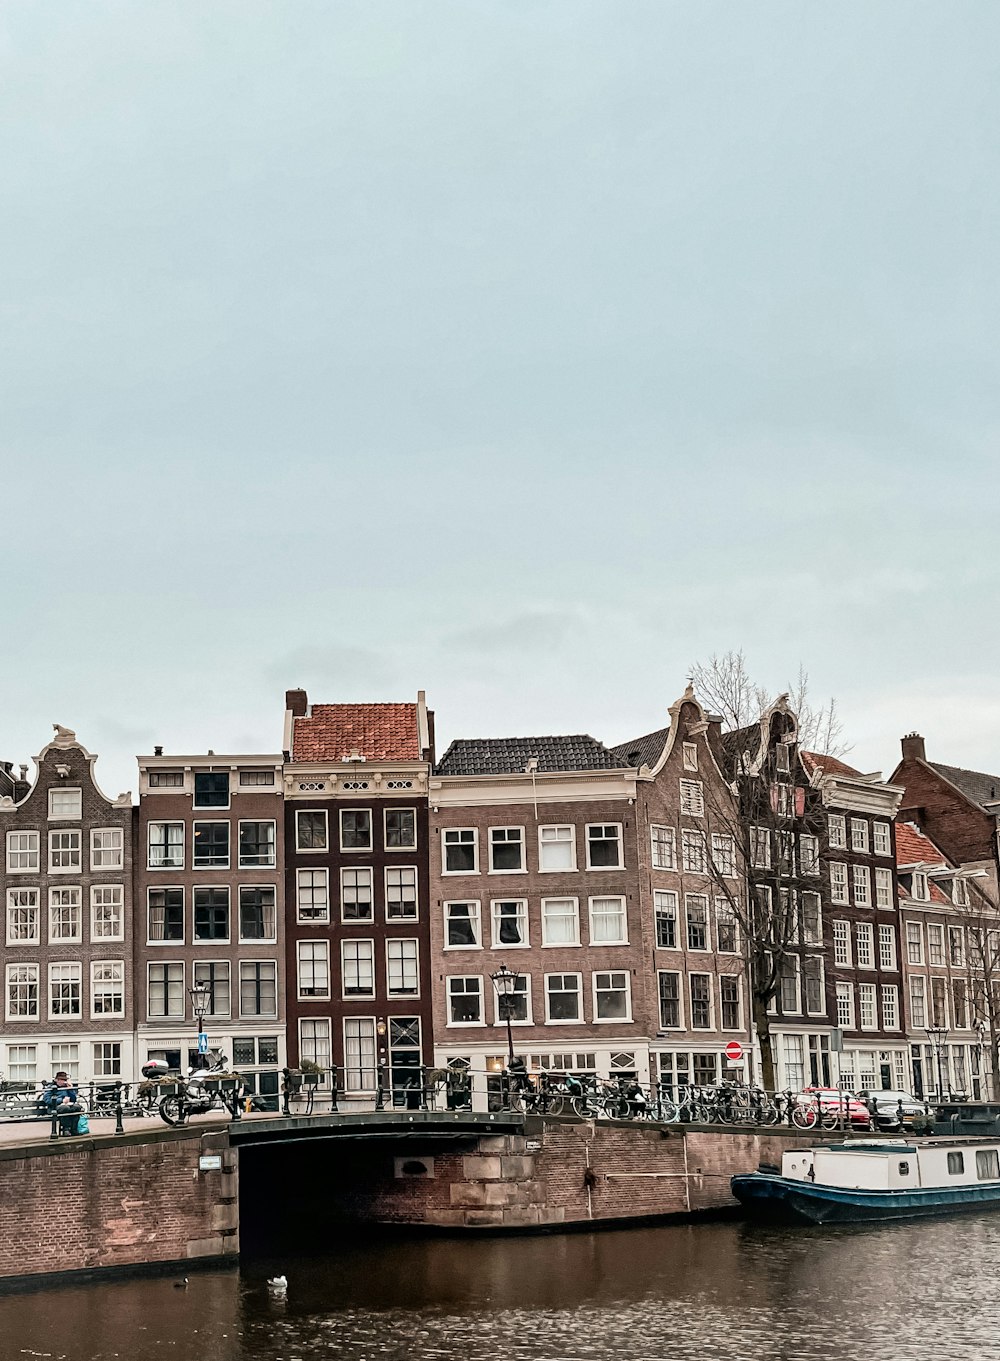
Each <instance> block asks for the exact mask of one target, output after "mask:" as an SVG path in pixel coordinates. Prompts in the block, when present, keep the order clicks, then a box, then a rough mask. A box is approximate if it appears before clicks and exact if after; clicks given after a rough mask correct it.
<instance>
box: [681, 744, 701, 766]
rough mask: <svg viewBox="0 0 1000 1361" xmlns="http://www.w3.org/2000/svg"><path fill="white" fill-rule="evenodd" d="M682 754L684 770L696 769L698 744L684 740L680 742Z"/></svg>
mask: <svg viewBox="0 0 1000 1361" xmlns="http://www.w3.org/2000/svg"><path fill="white" fill-rule="evenodd" d="M682 756H683V760H684V769H685V770H697V769H698V744H697V742H685V743H683V744H682Z"/></svg>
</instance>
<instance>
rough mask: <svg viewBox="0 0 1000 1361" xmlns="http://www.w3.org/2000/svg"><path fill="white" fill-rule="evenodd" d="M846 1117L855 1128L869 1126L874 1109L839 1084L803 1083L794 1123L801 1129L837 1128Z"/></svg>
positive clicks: (793, 1114)
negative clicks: (834, 1085)
mask: <svg viewBox="0 0 1000 1361" xmlns="http://www.w3.org/2000/svg"><path fill="white" fill-rule="evenodd" d="M841 1120H843V1122H844V1124H845V1125H847V1124H850V1126H851V1128H852V1129H870V1128H871V1112H870V1111H869V1109H868V1107H867V1106H866V1105H865V1103H864V1102H863V1101H859V1100H858V1098H857V1097H856V1096H852V1095H851V1093H850V1092H842V1091H840V1090H838V1088H836V1087H803V1089H802V1091H801V1092H799V1094H798V1096H797V1097H796V1098H795V1107H794V1109H793V1111H792V1123H793V1124H796V1125H798V1127H799V1129H814V1128H815V1127H816V1126H817V1125H820V1126H822V1128H823V1129H836V1128H837V1126H838V1125H839V1124H840V1122H841Z"/></svg>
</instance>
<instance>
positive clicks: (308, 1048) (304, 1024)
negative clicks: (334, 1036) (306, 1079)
mask: <svg viewBox="0 0 1000 1361" xmlns="http://www.w3.org/2000/svg"><path fill="white" fill-rule="evenodd" d="M299 1059H300V1060H301V1062H303V1063H314V1064H315V1065H316V1067H317V1068H319V1069H321V1070H322V1071H323V1072H326V1071H327V1070H328V1069H329V1068H330V1067H331V1066H332V1063H333V1051H332V1049H331V1046H330V1018H329V1016H317V1017H313V1018H309V1019H307V1018H306V1017H304V1016H303V1017H300V1018H299Z"/></svg>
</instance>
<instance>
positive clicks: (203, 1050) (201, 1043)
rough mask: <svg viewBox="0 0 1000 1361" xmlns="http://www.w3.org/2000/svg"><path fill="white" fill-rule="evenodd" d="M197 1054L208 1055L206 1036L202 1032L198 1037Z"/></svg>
mask: <svg viewBox="0 0 1000 1361" xmlns="http://www.w3.org/2000/svg"><path fill="white" fill-rule="evenodd" d="M198 1053H199V1054H207V1053H208V1036H207V1035H206V1034H205V1032H204V1030H203V1031H202V1032H201V1034H200V1035H199V1036H198Z"/></svg>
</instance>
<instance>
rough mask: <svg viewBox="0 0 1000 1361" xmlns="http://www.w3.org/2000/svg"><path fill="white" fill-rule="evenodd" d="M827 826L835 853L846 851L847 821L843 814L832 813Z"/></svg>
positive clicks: (831, 847)
mask: <svg viewBox="0 0 1000 1361" xmlns="http://www.w3.org/2000/svg"><path fill="white" fill-rule="evenodd" d="M826 826H827V833H828V835H829V838H830V849H831V850H833V851H843V850H846V849H847V819H846V818H845V817H844V816H843V815H842V814H841V813H831V814H830V816H829V817H828V818H827V822H826Z"/></svg>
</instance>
